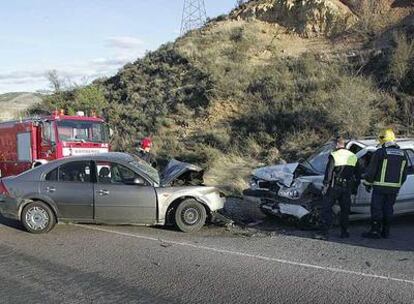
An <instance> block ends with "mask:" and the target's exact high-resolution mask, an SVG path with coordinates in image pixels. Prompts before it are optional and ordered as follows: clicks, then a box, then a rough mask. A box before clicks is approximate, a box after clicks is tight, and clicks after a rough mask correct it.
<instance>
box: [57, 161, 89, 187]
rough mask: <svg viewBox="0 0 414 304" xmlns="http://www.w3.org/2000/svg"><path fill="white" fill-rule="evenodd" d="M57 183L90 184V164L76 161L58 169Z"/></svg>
mask: <svg viewBox="0 0 414 304" xmlns="http://www.w3.org/2000/svg"><path fill="white" fill-rule="evenodd" d="M58 176H59V182H73V183H90V182H91V163H90V162H89V161H76V162H70V163H67V164H64V165H62V166H60V167H59V174H58Z"/></svg>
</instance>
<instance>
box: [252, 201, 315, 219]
mask: <svg viewBox="0 0 414 304" xmlns="http://www.w3.org/2000/svg"><path fill="white" fill-rule="evenodd" d="M260 208H261V209H262V211H263V212H265V213H267V214H272V215H276V216H293V217H295V218H297V219H301V218H303V217H304V216H306V215H308V214H309V213H310V211H309V210H308V209H307V208H305V207H303V206H301V205H296V204H286V203H275V202H268V203H263V204H262V205H261V207H260Z"/></svg>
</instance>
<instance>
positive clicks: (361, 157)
mask: <svg viewBox="0 0 414 304" xmlns="http://www.w3.org/2000/svg"><path fill="white" fill-rule="evenodd" d="M375 150H376V149H375V148H373V147H369V148H365V149H363V150H361V151H359V152H358V153H357V157H358V163H359V166H360V168H361V173H362V176H364V175H365V174H366V172H367V170H368V166H369V163H370V161H371V157H372V155H373V154H374V152H375ZM371 197H372V192H368V191H367V190H366V188H365V186H364V185H363V183H361V184H360V186H359V189H358V194H357V196H356V199H355V201H354V202H353V203H352V206H351V213H353V214H354V215H356V216H357V215H358V214H365V215H366V214H370V212H371V211H370V210H371ZM357 217H358V216H357Z"/></svg>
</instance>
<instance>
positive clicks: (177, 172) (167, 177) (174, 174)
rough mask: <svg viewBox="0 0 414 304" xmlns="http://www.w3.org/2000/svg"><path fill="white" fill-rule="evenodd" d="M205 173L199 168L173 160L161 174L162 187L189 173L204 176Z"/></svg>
mask: <svg viewBox="0 0 414 304" xmlns="http://www.w3.org/2000/svg"><path fill="white" fill-rule="evenodd" d="M203 171H204V170H203V169H202V168H201V167H199V166H196V165H193V164H189V163H185V162H180V161H178V160H176V159H172V160H171V161H170V162H169V163H168V165H167V167H165V169H164V170H163V171H162V173H161V174H160V181H161V186H168V185H170V184H171V183H172V182H174V181H175V180H176V179H178V178H180V177H181V176H182V175H183V174H185V173H187V172H196V173H199V175H202V174H203Z"/></svg>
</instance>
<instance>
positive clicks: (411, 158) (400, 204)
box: [394, 149, 414, 214]
mask: <svg viewBox="0 0 414 304" xmlns="http://www.w3.org/2000/svg"><path fill="white" fill-rule="evenodd" d="M404 151H405V152H406V155H407V159H408V176H407V180H406V182H405V183H404V185H403V186H402V187H401V190H400V193H399V195H398V198H397V202H396V204H395V206H394V211H395V213H396V214H399V213H408V212H414V150H412V149H405V150H404Z"/></svg>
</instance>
